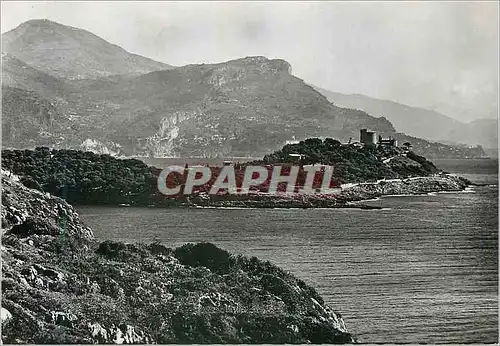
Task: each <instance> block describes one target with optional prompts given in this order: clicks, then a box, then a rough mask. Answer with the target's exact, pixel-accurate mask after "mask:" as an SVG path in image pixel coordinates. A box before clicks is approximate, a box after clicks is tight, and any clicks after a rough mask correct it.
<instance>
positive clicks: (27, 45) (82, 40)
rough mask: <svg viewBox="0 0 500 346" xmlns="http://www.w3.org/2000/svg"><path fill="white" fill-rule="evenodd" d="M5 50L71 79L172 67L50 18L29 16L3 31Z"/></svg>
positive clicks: (3, 48)
mask: <svg viewBox="0 0 500 346" xmlns="http://www.w3.org/2000/svg"><path fill="white" fill-rule="evenodd" d="M48 51H50V54H48V53H47V52H48ZM2 53H10V54H11V55H13V56H14V57H16V58H18V59H20V60H22V61H24V62H25V63H27V64H28V65H31V66H33V67H35V68H36V69H38V70H40V71H42V72H45V73H49V74H51V75H54V76H56V77H64V78H70V79H81V78H97V77H104V76H110V75H117V74H127V75H130V74H131V75H138V74H143V73H148V72H152V71H157V70H165V69H170V68H172V66H169V65H166V64H164V63H161V62H158V61H154V60H151V59H149V58H145V57H142V56H139V55H136V54H131V53H129V52H127V51H126V50H125V49H123V48H121V47H119V46H117V45H114V44H111V43H109V42H108V41H106V40H104V39H102V38H100V37H99V36H97V35H95V34H93V33H91V32H88V31H86V30H83V29H79V28H75V27H71V26H67V25H63V24H60V23H56V22H53V21H50V20H47V19H32V20H29V21H27V22H24V23H22V24H21V25H19V26H18V27H16V28H15V29H12V30H10V31H9V32H6V33H5V34H3V35H2Z"/></svg>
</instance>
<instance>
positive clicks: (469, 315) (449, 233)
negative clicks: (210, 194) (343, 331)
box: [77, 159, 499, 344]
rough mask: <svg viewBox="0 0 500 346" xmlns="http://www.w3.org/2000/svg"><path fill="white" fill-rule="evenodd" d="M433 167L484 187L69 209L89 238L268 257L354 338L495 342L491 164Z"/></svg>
mask: <svg viewBox="0 0 500 346" xmlns="http://www.w3.org/2000/svg"><path fill="white" fill-rule="evenodd" d="M160 163H161V162H160ZM434 163H435V164H436V165H437V166H438V167H439V168H441V169H443V170H445V171H448V172H450V173H457V174H459V175H462V176H464V177H466V178H468V179H470V180H471V181H473V182H475V183H479V184H482V185H481V186H474V187H472V188H469V189H467V190H466V191H464V192H458V193H432V194H428V195H419V196H391V197H383V198H380V199H376V200H371V201H366V202H364V203H365V204H369V205H374V206H381V207H382V209H378V210H368V209H363V210H362V209H157V208H135V207H88V206H85V207H77V209H78V211H79V213H80V216H81V219H82V220H83V221H84V222H85V223H86V224H88V225H89V226H91V227H92V228H93V230H94V233H95V236H96V237H97V238H98V239H99V240H106V239H112V240H117V241H124V242H151V241H153V240H154V239H160V240H161V241H162V242H163V243H164V244H165V245H166V246H170V247H176V246H179V245H182V244H184V243H186V242H201V241H208V242H212V243H214V244H216V245H218V246H219V247H221V248H224V249H226V250H228V251H230V252H232V253H237V254H243V255H248V256H256V257H258V258H260V259H262V260H269V261H271V262H272V263H274V264H276V265H278V266H280V267H282V268H284V269H285V270H288V271H290V272H291V273H293V274H294V275H295V276H297V277H299V278H301V279H303V280H304V281H305V282H306V283H308V284H309V285H311V286H313V287H314V288H315V289H316V290H317V291H318V292H319V293H320V294H321V295H322V296H323V298H324V300H325V302H326V303H327V304H328V305H329V306H331V307H332V308H333V309H334V310H336V311H338V312H340V313H341V314H342V316H343V318H344V320H345V322H346V326H347V328H348V329H349V331H350V332H351V333H353V334H354V335H355V337H356V338H357V339H358V341H359V342H361V343H413V344H416V343H436V344H438V343H497V342H498V340H499V339H498V161H497V160H493V159H474V160H472V159H469V160H435V161H434ZM156 164H157V165H159V164H158V163H156Z"/></svg>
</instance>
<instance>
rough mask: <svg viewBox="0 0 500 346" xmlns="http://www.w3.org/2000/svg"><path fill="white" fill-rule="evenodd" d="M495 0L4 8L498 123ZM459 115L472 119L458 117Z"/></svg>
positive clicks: (184, 59) (172, 55)
mask: <svg viewBox="0 0 500 346" xmlns="http://www.w3.org/2000/svg"><path fill="white" fill-rule="evenodd" d="M497 16H498V2H496V1H492V2H474V3H473V2H236V1H234V2H210V3H209V2H97V1H96V2H41V1H36V2H17V1H16V2H6V1H2V33H3V32H5V31H8V30H10V29H13V28H15V27H16V26H17V25H19V24H20V23H22V22H24V21H26V20H29V19H35V18H47V19H50V20H54V21H57V22H59V23H62V24H67V25H71V26H76V27H80V28H83V29H86V30H89V31H91V32H93V33H95V34H97V35H99V36H101V37H103V38H104V39H106V40H108V41H109V42H111V43H115V44H118V45H120V46H122V47H123V48H125V49H126V50H128V51H130V52H133V53H137V54H141V55H145V56H148V57H151V58H153V59H156V60H160V61H163V62H166V63H169V64H172V65H184V64H190V63H202V62H220V61H225V60H229V59H234V58H239V57H244V56H251V55H264V56H266V57H269V58H282V59H285V60H287V61H288V62H290V63H291V65H292V72H293V74H294V75H296V76H298V77H300V78H302V79H304V80H305V81H306V82H308V83H312V84H315V85H318V86H321V87H323V88H326V89H329V90H332V91H338V92H343V93H360V94H365V95H369V96H373V97H378V98H385V99H390V100H394V101H398V102H402V103H407V104H411V105H416V106H423V107H427V108H434V109H437V110H440V111H442V112H446V113H448V115H450V116H454V117H457V118H462V119H466V120H471V119H474V118H480V117H496V114H497V108H498V99H497V94H498V17H497ZM459 109H463V110H465V111H466V112H465V113H464V114H460V112H459V111H458V110H459Z"/></svg>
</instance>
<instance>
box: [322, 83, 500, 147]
mask: <svg viewBox="0 0 500 346" xmlns="http://www.w3.org/2000/svg"><path fill="white" fill-rule="evenodd" d="M314 88H315V89H316V90H318V91H319V92H321V93H322V94H323V95H325V96H326V97H327V98H328V100H329V101H330V102H332V103H333V104H335V105H337V106H339V107H347V108H354V109H360V110H363V111H365V112H367V113H369V114H370V115H372V116H375V117H380V116H384V117H386V118H387V119H388V120H389V121H390V122H391V123H392V124H393V125H394V127H395V128H396V130H397V131H398V132H402V133H406V134H408V135H410V136H415V137H420V138H425V139H428V140H432V141H441V142H445V143H457V144H458V143H462V144H469V145H474V146H475V145H481V146H483V147H486V148H496V147H497V145H498V143H497V140H498V131H497V127H498V122H497V121H496V120H494V119H484V120H477V121H475V122H473V123H462V122H460V121H457V120H454V119H452V118H450V117H448V116H446V115H443V114H441V113H438V112H435V111H432V110H428V109H423V108H418V107H411V106H407V105H404V104H400V103H397V102H393V101H388V100H380V99H375V98H371V97H368V96H365V95H360V94H353V95H346V94H341V93H336V92H333V91H329V90H326V89H323V88H319V87H316V86H315V87H314Z"/></svg>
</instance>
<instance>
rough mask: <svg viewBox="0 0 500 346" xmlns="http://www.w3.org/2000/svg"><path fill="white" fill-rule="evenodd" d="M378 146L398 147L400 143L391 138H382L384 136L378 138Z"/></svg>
mask: <svg viewBox="0 0 500 346" xmlns="http://www.w3.org/2000/svg"><path fill="white" fill-rule="evenodd" d="M378 144H379V145H382V146H384V147H397V146H398V141H397V140H396V139H395V138H392V137H391V136H389V138H382V136H378Z"/></svg>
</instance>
